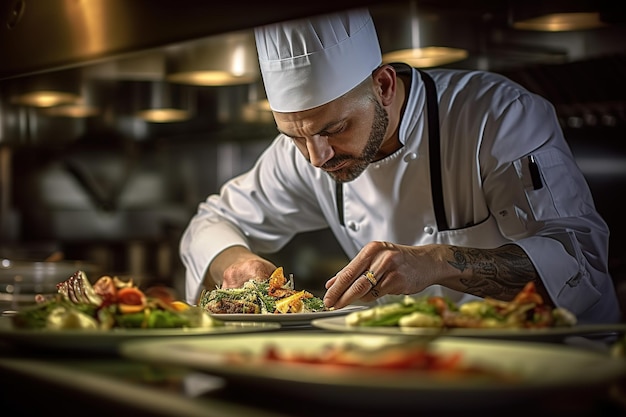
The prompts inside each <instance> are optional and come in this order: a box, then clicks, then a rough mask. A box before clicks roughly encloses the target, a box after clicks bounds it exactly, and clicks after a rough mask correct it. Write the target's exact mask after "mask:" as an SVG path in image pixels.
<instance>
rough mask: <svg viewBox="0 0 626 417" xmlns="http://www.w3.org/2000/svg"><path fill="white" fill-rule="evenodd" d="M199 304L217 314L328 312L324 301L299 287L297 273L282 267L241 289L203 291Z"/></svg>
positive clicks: (247, 283)
mask: <svg viewBox="0 0 626 417" xmlns="http://www.w3.org/2000/svg"><path fill="white" fill-rule="evenodd" d="M198 306H199V307H201V308H202V309H204V310H206V311H208V312H210V313H213V314H233V313H237V314H290V313H313V312H317V311H326V310H327V308H326V307H325V306H324V301H323V300H322V299H321V298H319V297H315V296H314V295H313V294H311V293H310V292H308V291H305V290H295V289H294V282H293V276H292V275H290V276H289V279H287V278H286V277H285V274H284V270H283V267H278V268H276V269H275V270H274V272H272V275H270V277H269V278H268V279H267V280H262V281H259V280H250V281H248V282H246V283H245V284H244V285H243V286H242V287H241V288H228V289H226V288H216V289H214V290H207V289H205V290H203V291H202V293H201V294H200V299H199V302H198Z"/></svg>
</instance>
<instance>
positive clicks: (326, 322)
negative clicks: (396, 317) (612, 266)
mask: <svg viewBox="0 0 626 417" xmlns="http://www.w3.org/2000/svg"><path fill="white" fill-rule="evenodd" d="M311 325H312V326H313V327H316V328H318V329H323V330H330V331H335V332H350V333H363V334H379V335H390V336H399V335H404V336H420V337H429V336H430V337H432V336H448V337H472V338H488V339H507V340H522V341H523V340H535V341H544V342H552V341H562V340H564V339H566V338H568V337H572V336H589V337H598V338H601V337H614V336H615V335H619V334H626V324H623V323H618V324H578V325H573V326H567V327H536V328H520V327H511V328H506V327H484V328H471V327H465V328H464V327H447V328H446V327H403V326H358V325H357V326H355V325H352V324H348V323H347V322H346V317H345V316H342V317H326V318H320V319H315V320H313V321H312V322H311Z"/></svg>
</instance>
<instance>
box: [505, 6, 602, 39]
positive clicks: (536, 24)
mask: <svg viewBox="0 0 626 417" xmlns="http://www.w3.org/2000/svg"><path fill="white" fill-rule="evenodd" d="M509 23H510V25H511V27H513V28H515V29H520V30H534V31H544V32H567V31H575V30H588V29H596V28H600V27H604V26H606V24H605V23H604V22H603V21H602V20H601V16H600V11H599V10H598V8H597V6H596V5H595V4H593V3H592V2H591V1H589V0H551V1H544V0H526V1H524V2H519V1H515V2H510V5H509Z"/></svg>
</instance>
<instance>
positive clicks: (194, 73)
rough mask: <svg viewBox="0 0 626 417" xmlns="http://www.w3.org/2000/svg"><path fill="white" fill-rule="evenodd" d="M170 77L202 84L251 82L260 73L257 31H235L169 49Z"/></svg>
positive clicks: (167, 62)
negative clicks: (256, 41)
mask: <svg viewBox="0 0 626 417" xmlns="http://www.w3.org/2000/svg"><path fill="white" fill-rule="evenodd" d="M166 54H167V58H166V74H167V75H166V80H167V81H169V82H173V83H181V84H191V85H199V86H225V85H237V84H248V83H252V82H254V81H256V80H257V79H258V78H259V76H260V70H259V64H258V58H257V53H256V44H255V40H254V33H253V32H252V31H251V30H246V31H239V32H231V33H227V34H223V35H217V36H212V37H209V38H205V39H201V40H196V41H193V42H189V43H185V44H182V45H176V46H173V47H170V48H168V50H167V52H166Z"/></svg>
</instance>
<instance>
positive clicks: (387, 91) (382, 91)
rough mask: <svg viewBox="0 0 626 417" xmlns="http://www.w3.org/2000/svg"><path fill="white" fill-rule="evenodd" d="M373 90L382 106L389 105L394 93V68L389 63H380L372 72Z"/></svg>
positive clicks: (395, 82)
mask: <svg viewBox="0 0 626 417" xmlns="http://www.w3.org/2000/svg"><path fill="white" fill-rule="evenodd" d="M372 81H373V82H374V90H375V91H376V94H377V95H378V96H379V97H380V100H381V104H382V105H383V106H389V105H390V104H391V103H392V102H393V98H394V96H395V95H396V88H397V81H396V70H395V69H394V68H393V67H392V66H391V65H381V66H380V67H378V68H376V69H375V70H374V72H372Z"/></svg>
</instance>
